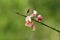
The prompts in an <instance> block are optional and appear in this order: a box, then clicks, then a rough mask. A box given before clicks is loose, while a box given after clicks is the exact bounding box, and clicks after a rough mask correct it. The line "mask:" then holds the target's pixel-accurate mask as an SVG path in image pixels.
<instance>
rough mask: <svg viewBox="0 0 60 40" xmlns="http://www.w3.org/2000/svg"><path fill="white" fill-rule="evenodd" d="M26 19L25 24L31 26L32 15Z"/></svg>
mask: <svg viewBox="0 0 60 40" xmlns="http://www.w3.org/2000/svg"><path fill="white" fill-rule="evenodd" d="M25 21H26V23H25V26H28V27H30V25H31V17H30V16H27V17H26V18H25Z"/></svg>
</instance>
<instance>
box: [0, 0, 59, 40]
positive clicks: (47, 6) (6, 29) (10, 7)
mask: <svg viewBox="0 0 60 40" xmlns="http://www.w3.org/2000/svg"><path fill="white" fill-rule="evenodd" d="M27 8H30V12H32V10H37V12H38V14H41V15H42V16H43V20H42V22H43V23H45V24H48V25H50V26H52V27H54V28H56V29H58V30H60V0H0V40H60V36H59V33H57V32H56V31H54V30H52V29H50V28H47V27H46V26H43V25H42V24H39V23H37V22H35V26H36V30H35V31H34V32H32V30H31V29H30V28H28V27H25V18H24V17H23V16H19V15H16V11H18V12H20V13H21V14H24V15H26V14H25V13H26V9H27Z"/></svg>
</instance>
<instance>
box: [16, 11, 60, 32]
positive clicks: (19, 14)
mask: <svg viewBox="0 0 60 40" xmlns="http://www.w3.org/2000/svg"><path fill="white" fill-rule="evenodd" d="M16 14H18V15H20V16H24V17H27V16H25V15H23V14H20V13H19V12H16ZM32 20H33V21H35V22H38V21H36V20H35V19H32ZM38 23H40V24H42V25H44V26H46V27H48V28H50V29H52V30H54V31H56V32H58V33H60V30H58V29H56V28H53V27H51V26H49V25H47V24H45V23H43V22H38Z"/></svg>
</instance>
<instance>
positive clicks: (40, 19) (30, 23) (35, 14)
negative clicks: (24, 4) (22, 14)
mask: <svg viewBox="0 0 60 40" xmlns="http://www.w3.org/2000/svg"><path fill="white" fill-rule="evenodd" d="M28 12H29V10H28V11H27V13H28ZM36 16H37V18H36V21H38V22H41V21H42V15H37V11H36V10H33V13H32V14H30V15H29V16H27V17H26V18H25V21H26V23H25V26H27V27H30V28H31V29H32V31H35V25H34V23H33V22H32V21H31V18H32V17H36Z"/></svg>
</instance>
